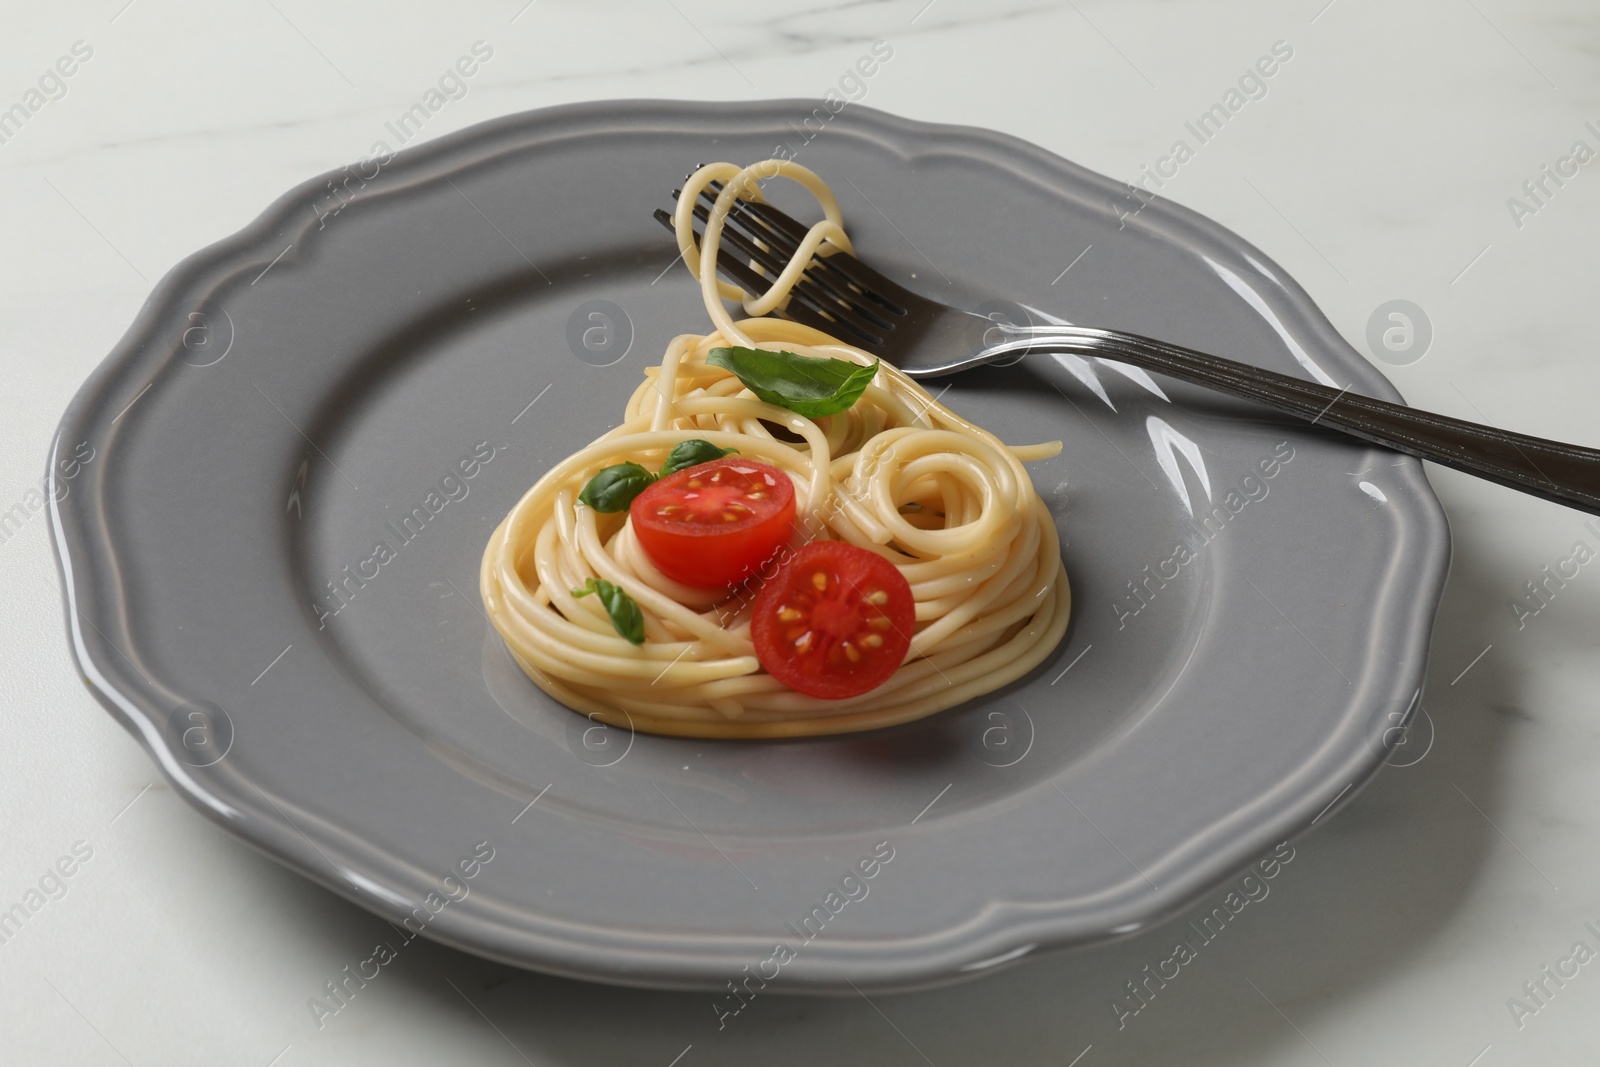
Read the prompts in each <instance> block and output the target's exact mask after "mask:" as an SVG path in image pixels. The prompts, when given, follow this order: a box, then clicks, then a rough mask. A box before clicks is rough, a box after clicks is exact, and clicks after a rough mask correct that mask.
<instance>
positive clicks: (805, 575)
mask: <svg viewBox="0 0 1600 1067" xmlns="http://www.w3.org/2000/svg"><path fill="white" fill-rule="evenodd" d="M916 619H917V611H916V603H915V602H914V601H913V600H912V596H911V586H910V584H909V583H907V582H906V580H905V577H904V576H903V575H902V574H901V573H900V571H899V570H898V569H897V568H896V567H895V565H894V564H892V563H890V562H889V561H888V560H886V559H884V558H883V557H882V556H879V555H877V554H876V553H873V552H868V551H867V550H866V549H864V548H857V547H856V546H855V545H849V544H845V543H843V542H841V541H813V542H812V543H810V544H808V545H805V546H803V547H802V548H801V549H800V550H799V551H797V552H796V553H795V554H794V555H793V556H791V557H790V558H789V559H788V560H787V561H785V562H784V564H783V565H782V566H781V567H779V568H778V572H777V573H776V574H774V575H773V576H772V577H771V578H770V579H769V580H768V581H767V583H766V584H765V585H763V586H762V588H761V592H760V594H759V595H758V596H757V597H756V604H755V609H754V613H753V614H752V615H751V618H750V637H751V640H752V641H754V643H755V646H756V658H757V659H758V660H760V661H761V666H762V667H764V668H766V671H767V673H768V674H770V675H772V676H773V677H774V678H776V679H778V681H780V682H782V683H783V684H784V685H787V686H788V687H789V688H791V689H794V690H797V691H799V692H801V693H805V694H807V695H808V696H814V697H821V698H823V699H826V700H841V699H843V698H845V697H853V696H859V695H860V694H862V693H865V692H868V691H869V690H872V689H876V688H877V687H878V686H880V685H882V684H883V683H884V682H885V681H887V680H888V679H889V676H890V675H892V674H894V672H895V671H896V670H897V669H898V668H899V666H900V664H901V663H902V662H904V660H905V658H906V653H907V652H908V651H909V650H910V648H911V636H912V634H913V632H914V631H915V627H916Z"/></svg>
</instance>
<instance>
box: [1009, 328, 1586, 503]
mask: <svg viewBox="0 0 1600 1067" xmlns="http://www.w3.org/2000/svg"><path fill="white" fill-rule="evenodd" d="M1001 329H1002V330H1003V331H1004V333H1005V335H1006V338H1007V339H1006V341H1005V342H1003V344H1001V345H998V346H995V347H996V348H1000V349H1003V350H1005V351H1009V352H1017V351H1029V352H1050V351H1060V352H1070V353H1074V354H1077V355H1088V356H1099V357H1101V358H1104V359H1113V360H1120V361H1121V362H1124V363H1131V364H1133V365H1134V366H1137V367H1143V368H1144V369H1146V370H1151V371H1157V372H1159V373H1161V374H1165V375H1167V376H1168V377H1172V378H1178V379H1180V380H1182V381H1186V382H1191V383H1193V384H1195V385H1203V386H1207V387H1209V388H1212V389H1215V390H1217V391H1218V392H1222V393H1227V394H1229V395H1231V396H1237V397H1243V398H1244V399H1246V400H1255V401H1259V402H1260V403H1263V404H1266V405H1267V406H1268V407H1272V408H1276V409H1277V410H1279V411H1282V412H1286V413H1288V414H1290V415H1296V416H1299V417H1300V418H1303V419H1305V420H1306V421H1308V422H1310V423H1312V424H1313V425H1316V426H1327V427H1329V428H1331V429H1335V430H1342V431H1343V432H1345V433H1347V434H1350V435H1351V436H1354V437H1359V438H1361V439H1362V440H1364V441H1371V442H1372V443H1373V444H1378V445H1383V446H1384V447H1385V448H1392V449H1394V450H1395V451H1396V452H1404V453H1406V454H1407V455H1411V456H1416V457H1418V458H1419V459H1428V460H1432V461H1433V462H1435V463H1441V464H1443V465H1444V466H1446V467H1453V468H1455V469H1456V470H1459V471H1465V472H1466V473H1468V474H1475V475H1478V476H1479V477H1481V478H1487V479H1488V480H1489V481H1492V482H1498V483H1500V484H1501V485H1504V486H1509V487H1510V488H1512V489H1520V490H1521V491H1523V492H1525V493H1530V494H1532V495H1533V496H1539V497H1543V498H1545V499H1546V500H1553V501H1555V502H1556V503H1558V504H1565V505H1567V506H1568V507H1573V508H1577V509H1579V510H1580V511H1587V512H1590V513H1591V514H1600V451H1597V450H1595V449H1592V448H1584V447H1581V446H1579V445H1568V444H1562V443H1561V442H1559V441H1549V440H1546V439H1544V438H1541V437H1530V436H1528V435H1527V434H1520V433H1513V432H1511V431H1509V430H1500V429H1496V428H1495V427H1493V426H1484V425H1481V424H1479V423H1475V422H1467V421H1465V420H1463V419H1455V418H1451V417H1449V416H1448V415H1436V414H1433V413H1432V412H1427V411H1419V410H1417V409H1416V408H1411V407H1406V406H1405V405H1404V404H1395V403H1391V402H1390V401H1387V400H1378V399H1375V398H1373V397H1370V396H1362V395H1361V394H1359V393H1352V392H1349V386H1346V387H1345V388H1344V389H1334V388H1331V387H1329V386H1326V385H1323V384H1321V383H1320V382H1313V381H1307V380H1305V379H1304V378H1296V377H1293V376H1291V375H1288V374H1280V373H1279V372H1277V371H1271V370H1265V369H1263V368H1260V367H1254V366H1251V365H1249V364H1247V363H1240V362H1237V361H1236V360H1231V359H1223V358H1222V357H1220V356H1213V355H1209V354H1207V353H1205V352H1198V351H1195V350H1194V349H1192V348H1184V347H1182V346H1181V345H1174V344H1168V343H1167V342H1165V341H1157V340H1155V339H1153V338H1149V337H1141V336H1139V335H1137V334H1131V333H1122V332H1121V331H1118V330H1101V329H1095V328H1093V327H1087V326H1032V327H1015V326H1004V325H1002V326H1001ZM985 354H986V355H987V351H986V353H985Z"/></svg>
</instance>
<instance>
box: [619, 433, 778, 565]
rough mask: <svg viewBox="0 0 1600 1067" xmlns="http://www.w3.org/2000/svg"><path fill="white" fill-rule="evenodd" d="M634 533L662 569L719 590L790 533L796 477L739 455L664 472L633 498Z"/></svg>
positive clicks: (766, 556)
mask: <svg viewBox="0 0 1600 1067" xmlns="http://www.w3.org/2000/svg"><path fill="white" fill-rule="evenodd" d="M628 519H629V521H630V522H631V523H632V524H633V533H634V536H635V537H637V538H638V539H639V545H640V547H642V548H643V549H644V551H645V554H646V555H648V556H649V557H650V562H652V563H654V564H655V565H656V566H657V567H658V568H659V569H660V570H661V573H662V574H665V575H666V576H667V577H668V578H671V579H673V580H674V581H678V582H682V583H683V584H684V585H691V586H694V587H695V588H696V589H720V588H721V587H723V586H727V585H732V584H733V583H734V582H737V581H739V580H740V579H741V578H744V577H746V576H748V575H749V574H751V573H752V572H753V571H754V570H755V569H756V568H757V567H760V566H761V565H762V564H763V563H765V562H766V561H767V560H769V559H771V558H772V554H773V553H774V552H776V551H777V550H778V548H779V546H781V545H783V544H786V543H787V542H788V540H789V531H790V530H791V529H792V528H793V526H794V483H793V482H791V481H790V480H789V476H788V475H787V474H785V473H783V472H782V471H780V470H779V469H778V468H776V467H772V466H769V465H767V464H765V463H759V462H757V461H756V460H753V459H740V458H739V457H738V456H724V457H723V458H722V459H714V460H712V461H711V462H710V463H701V464H699V465H698V466H694V467H687V468H685V469H683V470H681V471H678V472H677V473H676V474H669V475H667V476H666V477H665V478H663V479H661V480H660V481H659V482H656V483H655V484H654V485H652V486H651V487H650V488H648V489H646V490H645V491H644V492H642V493H640V494H639V495H638V496H636V497H634V498H633V503H632V504H630V505H629V506H628Z"/></svg>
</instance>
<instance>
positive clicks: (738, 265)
mask: <svg viewBox="0 0 1600 1067" xmlns="http://www.w3.org/2000/svg"><path fill="white" fill-rule="evenodd" d="M654 217H655V220H656V221H657V222H659V223H661V225H662V226H664V227H666V228H667V229H668V230H671V231H673V232H674V233H675V232H677V226H676V224H675V223H674V221H673V218H672V216H671V215H669V214H668V213H667V212H665V211H662V210H660V209H657V210H656V211H655V212H654ZM695 217H696V218H697V219H699V220H700V221H701V222H704V221H705V213H704V212H703V211H702V210H700V209H699V208H698V205H697V209H696V211H695ZM723 233H724V235H725V236H727V235H729V231H728V230H726V229H725V230H724V231H723ZM695 236H696V238H699V237H701V236H702V234H701V233H700V231H698V230H697V231H695ZM742 241H743V238H742V236H737V235H735V236H734V237H733V239H731V240H730V241H729V243H730V244H734V245H737V244H739V243H740V242H742ZM697 243H698V242H697ZM717 270H718V271H719V272H720V273H722V274H724V275H725V276H726V277H727V278H728V280H729V281H731V282H733V283H734V284H735V285H738V286H740V287H741V288H743V289H745V290H746V291H747V292H751V293H759V292H762V291H764V290H765V289H767V288H768V287H769V286H770V285H771V284H772V278H771V277H764V276H762V275H760V274H757V273H756V272H755V271H754V270H753V269H752V268H751V267H750V266H749V265H748V264H746V263H743V262H741V261H739V260H737V259H728V258H718V260H717ZM790 297H791V299H790V301H789V303H788V304H787V305H786V306H785V307H784V308H783V314H784V315H786V316H788V317H789V318H790V319H792V320H794V321H795V322H798V323H801V324H802V325H805V326H810V327H812V328H813V329H816V330H821V331H822V332H823V333H828V334H833V335H834V336H840V335H841V334H848V335H850V336H842V337H840V339H841V340H844V341H847V342H849V343H851V344H855V345H858V346H861V347H866V348H872V349H876V348H879V347H881V346H882V345H883V343H884V340H885V338H884V336H883V334H884V333H885V332H886V331H884V330H882V329H877V328H874V326H873V324H872V323H870V322H867V321H865V320H862V319H860V318H858V317H856V316H854V315H848V313H847V312H846V311H844V310H843V309H841V308H839V306H838V304H837V302H834V301H830V300H828V299H827V298H826V297H819V295H818V294H817V292H816V291H815V290H813V289H811V288H809V287H802V286H801V285H799V284H797V285H795V287H794V288H793V289H791V290H790ZM847 316H848V317H847Z"/></svg>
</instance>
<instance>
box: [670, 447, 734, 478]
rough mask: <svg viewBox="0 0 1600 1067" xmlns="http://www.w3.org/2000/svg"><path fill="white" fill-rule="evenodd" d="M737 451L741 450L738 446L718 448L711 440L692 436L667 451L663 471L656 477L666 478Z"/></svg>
mask: <svg viewBox="0 0 1600 1067" xmlns="http://www.w3.org/2000/svg"><path fill="white" fill-rule="evenodd" d="M737 451H739V450H738V449H737V448H718V447H717V446H716V445H714V444H712V443H711V442H710V441H702V440H700V438H698V437H695V438H691V439H690V440H688V441H684V442H682V443H680V444H679V445H678V446H677V447H676V448H674V449H673V450H672V451H671V452H668V453H667V462H666V463H665V464H663V465H662V467H661V473H660V474H658V475H656V477H658V478H665V477H666V476H667V475H669V474H676V473H678V472H679V471H681V470H683V469H684V468H686V467H698V466H699V465H700V464H702V463H710V462H711V461H712V460H714V459H721V458H722V457H723V456H726V455H731V454H732V453H734V452H737Z"/></svg>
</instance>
